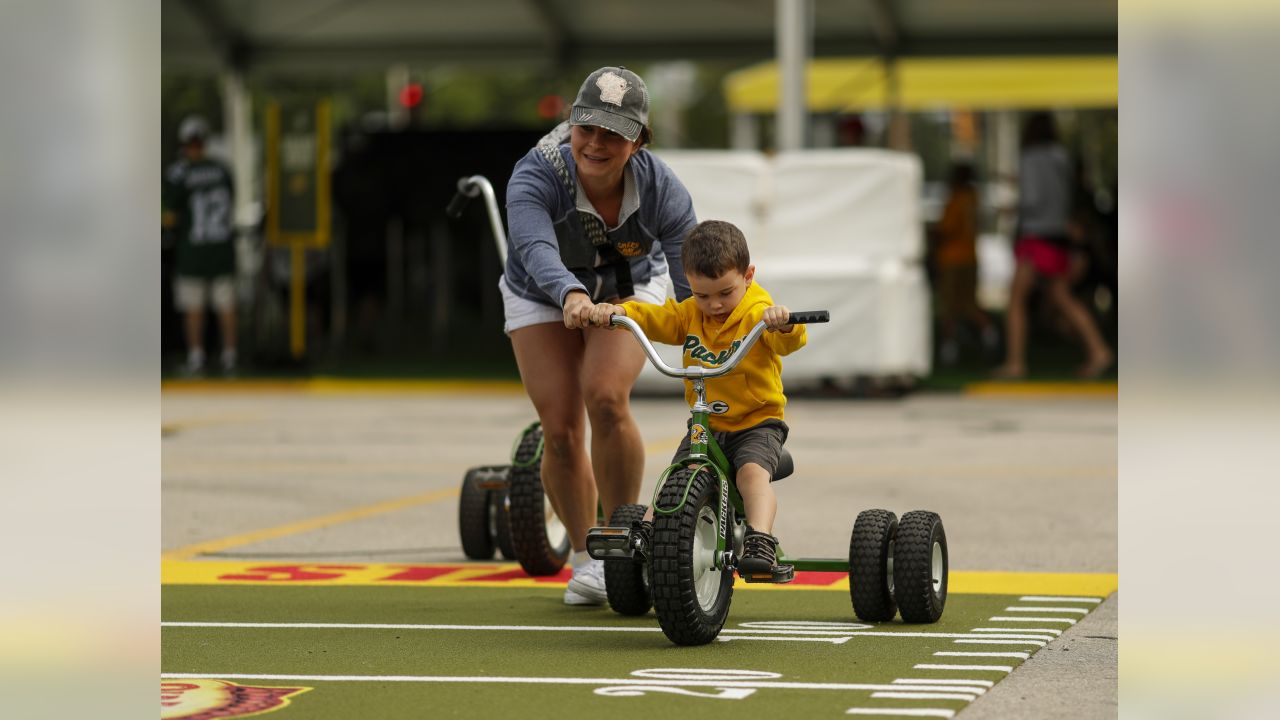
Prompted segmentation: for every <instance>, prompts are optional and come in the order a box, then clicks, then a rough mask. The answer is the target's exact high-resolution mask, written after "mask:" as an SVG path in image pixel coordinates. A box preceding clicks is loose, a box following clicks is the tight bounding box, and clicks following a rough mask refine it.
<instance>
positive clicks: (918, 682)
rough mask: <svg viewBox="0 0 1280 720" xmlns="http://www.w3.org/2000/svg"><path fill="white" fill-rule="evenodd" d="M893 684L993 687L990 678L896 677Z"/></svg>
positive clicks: (993, 684)
mask: <svg viewBox="0 0 1280 720" xmlns="http://www.w3.org/2000/svg"><path fill="white" fill-rule="evenodd" d="M893 684H894V685H983V686H986V687H994V686H995V683H994V682H992V681H990V680H955V679H953V678H945V679H939V678H934V679H932V680H925V679H922V678H898V679H897V680H894V681H893Z"/></svg>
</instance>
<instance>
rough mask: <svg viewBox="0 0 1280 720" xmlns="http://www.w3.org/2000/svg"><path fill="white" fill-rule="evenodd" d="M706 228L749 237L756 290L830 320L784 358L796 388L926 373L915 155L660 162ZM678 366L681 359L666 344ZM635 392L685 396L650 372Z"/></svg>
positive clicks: (675, 155) (669, 158)
mask: <svg viewBox="0 0 1280 720" xmlns="http://www.w3.org/2000/svg"><path fill="white" fill-rule="evenodd" d="M658 155H659V157H661V158H662V159H663V160H664V161H665V162H667V164H668V165H670V166H671V167H672V169H673V170H674V171H675V172H676V174H677V176H679V177H680V179H681V181H683V182H684V184H685V186H686V187H687V188H688V189H689V193H690V194H691V195H692V197H693V202H694V209H695V210H696V211H697V213H698V218H699V219H700V220H706V219H720V220H728V221H730V222H733V223H734V224H736V225H738V226H739V227H740V228H742V230H743V232H744V234H745V235H746V236H747V242H748V243H749V244H750V246H751V254H752V262H753V263H755V265H756V266H757V273H758V275H757V277H758V279H759V281H760V282H761V283H762V284H763V285H764V286H765V288H766V289H768V290H769V293H770V294H771V295H772V296H773V298H774V301H775V302H777V303H780V304H784V305H786V306H788V307H790V308H791V309H793V310H829V311H831V322H830V323H827V324H824V325H813V326H811V327H810V328H809V344H808V346H807V347H805V348H804V349H803V350H801V351H800V352H798V353H796V354H795V355H793V356H791V357H789V358H786V359H784V360H783V378H784V380H785V382H786V384H787V387H789V388H796V389H798V388H803V387H813V386H816V385H818V384H820V383H821V382H823V381H824V380H832V381H835V382H848V381H850V380H852V379H853V378H856V377H860V376H870V377H885V376H900V375H913V376H923V375H927V374H928V373H929V370H930V354H931V353H930V339H931V338H930V332H931V325H930V302H929V287H928V282H927V280H926V278H925V274H924V269H923V267H922V266H921V258H922V255H923V250H924V243H923V227H922V221H921V217H922V216H921V202H920V188H921V178H922V169H921V166H920V161H919V159H918V158H917V157H916V156H914V155H911V154H907V153H896V152H889V151H883V150H861V149H840V150H802V151H796V152H787V153H779V154H777V155H774V156H772V157H767V156H765V155H763V154H761V153H757V152H752V151H731V152H675V151H671V152H661V153H658ZM659 351H660V354H661V355H662V357H663V358H664V360H665V361H666V362H667V363H668V364H670V365H673V366H678V365H679V364H680V350H679V348H675V347H664V346H659ZM637 388H639V389H641V390H643V391H647V392H652V391H662V390H670V391H671V392H673V393H674V392H677V391H679V389H680V383H678V382H676V381H674V380H672V379H671V378H667V377H664V376H663V375H661V374H660V373H658V372H657V371H656V370H654V369H653V368H652V367H649V366H648V365H646V367H645V369H644V371H643V372H642V373H641V375H640V380H639V381H638V382H637Z"/></svg>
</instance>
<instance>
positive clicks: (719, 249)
mask: <svg viewBox="0 0 1280 720" xmlns="http://www.w3.org/2000/svg"><path fill="white" fill-rule="evenodd" d="M681 258H682V260H683V262H684V270H685V275H686V276H687V277H688V279H689V286H690V288H691V289H692V290H693V296H692V297H690V298H688V299H686V300H685V301H684V302H676V301H675V300H674V299H668V300H667V302H666V304H665V305H652V304H648V303H639V302H625V303H623V304H622V305H610V304H608V303H601V304H599V305H596V306H595V307H594V308H592V312H591V322H592V324H593V325H597V326H600V327H607V326H608V325H609V318H611V317H612V316H614V315H625V316H627V317H630V318H631V319H633V320H635V321H636V323H637V324H639V325H640V327H641V328H642V329H643V330H644V331H645V334H646V335H648V336H649V339H650V340H653V341H654V342H661V343H666V344H668V345H682V346H684V354H683V357H684V366H685V367H688V366H690V365H694V364H701V365H703V366H706V367H715V366H717V365H719V364H720V363H722V362H723V361H724V360H725V359H727V358H728V356H729V354H730V351H731V350H732V349H734V348H736V347H737V343H738V342H739V341H741V340H742V339H743V338H744V337H746V335H747V333H748V332H749V331H750V330H751V328H752V327H753V326H755V324H756V323H758V322H760V320H762V319H763V320H764V321H765V325H766V326H767V328H768V330H769V332H767V333H765V335H764V336H763V337H762V338H761V339H760V341H758V342H757V343H756V344H755V346H754V347H752V348H751V352H749V353H748V354H747V356H746V357H745V358H743V360H742V362H741V363H739V365H738V367H737V368H736V369H735V370H734V371H733V372H731V373H729V374H728V375H723V376H721V377H718V378H713V379H711V380H708V381H707V386H706V390H707V402H708V403H709V404H712V405H713V406H714V405H718V406H719V407H723V408H725V409H724V410H723V411H720V412H718V413H717V414H715V415H713V416H712V419H711V431H712V433H713V434H714V435H715V439H716V442H717V444H719V445H720V449H721V450H723V451H724V454H725V457H727V458H728V459H729V462H730V464H732V466H733V467H734V469H735V472H736V477H735V482H736V483H737V486H738V492H739V493H741V494H742V500H743V504H744V505H745V506H746V510H747V534H746V542H745V545H746V547H745V548H744V552H743V557H742V559H741V560H740V561H739V562H738V569H739V571H740V572H742V573H767V572H771V571H772V570H773V569H774V568H775V567H776V566H777V546H778V540H777V538H775V537H774V536H773V535H772V532H773V519H774V516H775V515H776V514H777V510H778V501H777V498H776V497H775V496H774V494H773V488H772V487H770V485H769V483H770V482H771V481H772V480H773V474H774V472H775V471H776V470H777V467H778V461H779V458H780V457H781V454H782V444H783V443H784V442H785V441H786V439H787V432H788V428H787V424H786V423H785V422H783V420H782V408H783V406H784V405H786V403H787V399H786V397H785V396H784V395H783V394H782V362H781V360H780V357H781V356H783V355H788V354H790V353H792V352H795V351H796V350H799V349H800V348H801V347H803V346H804V344H805V340H806V335H805V329H804V326H803V325H799V326H796V325H786V324H784V323H786V321H787V318H788V317H789V316H790V314H791V313H790V311H788V310H787V308H786V307H784V306H782V305H774V304H773V299H772V298H770V297H769V293H767V292H765V290H764V288H762V287H760V285H759V284H756V283H753V282H752V279H753V278H754V277H755V272H756V268H755V266H754V265H752V264H751V256H750V253H749V252H748V250H747V240H746V238H744V237H743V235H742V231H741V230H739V229H738V228H737V227H735V226H734V225H733V224H732V223H727V222H723V221H719V220H708V221H706V222H702V223H699V224H698V225H696V226H695V227H694V228H693V229H692V230H690V231H689V234H688V235H687V236H686V237H685V241H684V246H683V249H682V250H681ZM685 399H686V400H687V401H688V402H689V403H690V404H692V403H693V401H694V399H695V398H694V394H693V385H692V383H689V382H687V381H686V385H685ZM688 450H689V437H688V436H687V435H686V436H685V438H684V440H683V441H681V443H680V449H679V450H677V451H676V455H675V457H676V458H680V457H682V456H684V455H685V454H686V453H687V452H688ZM652 512H653V510H652V509H650V510H649V514H647V515H646V517H645V523H643V524H642V525H643V531H644V533H645V540H646V544H647V541H648V539H649V538H651V537H652V525H651V524H650V521H651V519H652Z"/></svg>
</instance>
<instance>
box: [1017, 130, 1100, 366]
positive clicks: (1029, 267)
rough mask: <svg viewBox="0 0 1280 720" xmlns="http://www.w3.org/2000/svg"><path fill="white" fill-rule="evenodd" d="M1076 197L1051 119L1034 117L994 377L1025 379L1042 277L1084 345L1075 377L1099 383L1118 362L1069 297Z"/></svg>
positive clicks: (1025, 147)
mask: <svg viewBox="0 0 1280 720" xmlns="http://www.w3.org/2000/svg"><path fill="white" fill-rule="evenodd" d="M1074 193H1075V183H1074V181H1073V179H1072V163H1071V158H1070V155H1069V154H1068V153H1067V149H1066V148H1065V147H1063V146H1062V144H1061V143H1059V142H1058V134H1057V129H1056V128H1055V126H1054V122H1053V116H1052V115H1050V114H1049V113H1047V112H1036V113H1032V114H1031V116H1030V117H1029V118H1028V119H1027V123H1026V126H1025V128H1024V130H1023V135H1022V154H1021V158H1020V159H1019V162H1018V224H1017V229H1016V231H1015V233H1014V236H1015V237H1016V240H1015V241H1014V246H1013V253H1014V258H1015V259H1016V261H1017V266H1016V268H1015V270H1014V274H1013V281H1012V283H1011V284H1010V287H1009V308H1008V313H1007V315H1006V316H1005V362H1004V364H1003V365H1001V366H1000V367H998V368H996V370H995V371H994V372H993V375H994V376H995V377H997V378H1003V379H1018V378H1023V377H1026V374H1027V363H1026V355H1027V300H1028V298H1029V297H1030V295H1031V291H1032V289H1033V288H1034V287H1035V284H1036V280H1037V279H1038V278H1041V277H1043V278H1044V280H1045V282H1046V288H1045V291H1046V295H1047V296H1048V299H1049V301H1050V302H1051V303H1053V305H1055V306H1056V307H1057V308H1058V310H1059V311H1060V312H1061V313H1062V315H1063V317H1065V318H1066V320H1067V323H1068V324H1069V325H1070V327H1071V328H1072V329H1074V330H1075V333H1076V336H1077V337H1079V338H1080V340H1081V341H1082V342H1083V343H1084V346H1085V352H1086V357H1085V362H1084V364H1083V365H1081V366H1080V368H1079V370H1078V371H1077V375H1078V376H1079V377H1081V378H1096V377H1098V376H1099V375H1101V374H1102V373H1104V372H1106V371H1107V370H1108V369H1109V368H1110V367H1111V364H1112V363H1113V362H1114V360H1115V355H1114V353H1112V351H1111V348H1110V347H1109V346H1108V345H1107V342H1106V340H1104V339H1103V337H1102V334H1101V333H1100V332H1099V331H1098V326H1097V323H1095V322H1094V319H1093V316H1092V315H1090V314H1089V311H1088V310H1087V309H1086V308H1085V306H1084V305H1083V304H1082V303H1081V302H1080V301H1079V300H1078V299H1077V298H1076V297H1075V296H1074V295H1072V293H1071V287H1070V283H1069V279H1068V271H1069V270H1070V267H1071V256H1070V252H1069V247H1070V243H1071V214H1072V210H1073V201H1074Z"/></svg>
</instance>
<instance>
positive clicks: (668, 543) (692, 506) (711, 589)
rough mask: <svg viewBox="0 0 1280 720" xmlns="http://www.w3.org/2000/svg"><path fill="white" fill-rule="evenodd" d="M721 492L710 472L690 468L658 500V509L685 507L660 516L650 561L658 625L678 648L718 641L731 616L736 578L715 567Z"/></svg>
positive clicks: (675, 475) (675, 474)
mask: <svg viewBox="0 0 1280 720" xmlns="http://www.w3.org/2000/svg"><path fill="white" fill-rule="evenodd" d="M686 485H687V486H688V488H689V492H688V494H687V495H686V494H685V486H686ZM719 489H720V486H719V482H718V481H717V479H716V476H715V475H714V474H713V473H711V472H710V471H708V470H707V469H706V468H698V469H696V470H690V469H688V468H685V469H681V470H677V471H675V472H673V473H671V474H670V475H669V476H668V477H667V481H666V483H665V484H663V486H662V490H661V492H660V493H659V495H658V503H657V505H658V506H659V507H664V508H671V507H675V506H677V505H680V509H679V510H677V511H676V512H674V513H671V514H664V513H657V514H655V516H654V523H653V524H654V532H653V556H652V557H651V558H650V573H651V575H650V578H651V581H652V583H653V607H654V611H655V613H656V614H657V616H658V624H659V625H661V626H662V632H663V633H665V634H666V636H667V638H669V639H670V640H671V641H672V642H674V643H676V644H678V645H705V644H707V643H709V642H711V641H712V640H715V639H716V636H717V635H719V634H720V629H721V628H723V627H724V623H725V620H726V619H727V618H728V616H729V603H730V601H731V599H732V598H733V573H732V571H728V570H722V569H720V568H718V567H716V553H717V549H716V548H717V539H718V532H719V530H718V528H717V526H716V508H717V507H718V506H719V503H720V494H719ZM682 499H683V500H684V502H683V504H682V505H681V500H682Z"/></svg>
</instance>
